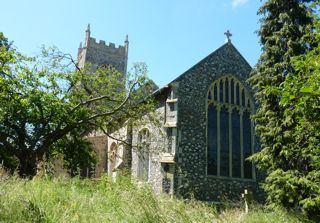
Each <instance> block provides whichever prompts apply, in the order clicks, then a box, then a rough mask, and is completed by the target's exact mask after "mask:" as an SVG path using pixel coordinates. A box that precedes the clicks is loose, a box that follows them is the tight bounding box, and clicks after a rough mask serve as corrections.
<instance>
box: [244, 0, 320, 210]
mask: <svg viewBox="0 0 320 223" xmlns="http://www.w3.org/2000/svg"><path fill="white" fill-rule="evenodd" d="M313 2H314V1H311V0H267V1H263V5H262V6H261V8H260V9H259V11H258V14H260V15H261V16H262V18H261V21H260V22H261V27H260V30H259V31H258V35H259V36H260V41H261V45H262V54H261V56H260V59H259V62H258V64H257V66H256V68H255V70H254V71H253V73H252V76H251V78H250V80H249V82H250V84H251V85H252V87H253V89H254V92H255V98H256V100H257V103H258V109H257V112H256V115H255V116H254V117H253V118H254V121H255V123H256V130H257V134H258V136H259V140H260V147H261V151H260V152H259V153H256V154H255V155H254V156H253V157H252V160H253V161H254V162H255V163H256V164H257V166H258V167H260V168H261V169H262V170H264V171H265V172H266V174H267V177H266V180H265V183H264V189H265V190H266V192H267V201H268V203H269V204H270V205H271V206H277V205H281V206H284V207H287V208H298V207H301V206H303V204H302V203H301V201H302V200H303V199H304V198H305V197H307V196H309V195H310V194H308V192H307V190H308V188H307V185H305V184H301V182H299V180H300V178H301V176H303V174H304V173H305V172H308V171H310V168H311V167H310V162H309V159H308V156H303V155H302V153H304V152H307V151H304V152H303V150H302V149H301V148H297V147H295V145H296V143H297V141H296V138H295V137H296V134H293V133H294V129H295V126H296V125H297V123H296V120H295V118H294V117H293V116H288V115H286V114H287V113H286V112H285V111H286V110H288V109H290V108H285V107H284V106H282V105H281V104H280V100H281V99H282V98H283V94H284V91H283V85H284V81H285V80H286V79H287V78H288V77H292V76H296V75H297V73H298V72H297V71H296V69H295V67H294V66H293V63H292V58H294V57H296V56H303V55H306V54H307V53H308V52H309V51H310V50H312V48H313V47H314V46H315V44H316V42H315V41H314V38H313V36H314V31H313V17H312V12H311V9H310V4H311V3H313ZM302 191H303V193H302ZM304 192H305V193H304Z"/></svg>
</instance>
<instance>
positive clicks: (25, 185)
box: [0, 177, 303, 223]
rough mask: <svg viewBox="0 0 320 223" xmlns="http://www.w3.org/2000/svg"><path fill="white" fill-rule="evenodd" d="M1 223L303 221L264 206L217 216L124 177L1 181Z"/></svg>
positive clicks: (208, 208) (208, 209)
mask: <svg viewBox="0 0 320 223" xmlns="http://www.w3.org/2000/svg"><path fill="white" fill-rule="evenodd" d="M0 222H8V223H10V222H152V223H157V222H181V223H185V222H221V223H222V222H226V223H229V222H235V223H238V222H259V223H263V222H277V223H289V222H303V219H302V218H301V216H295V215H294V214H290V213H287V212H285V211H283V210H277V211H270V210H269V211H268V210H264V209H263V208H262V207H257V208H255V209H252V211H251V210H250V213H249V215H245V214H244V212H243V210H241V209H240V208H232V209H227V210H224V211H221V212H220V213H218V212H217V211H216V208H215V206H214V205H210V204H208V203H202V202H199V201H194V200H189V201H184V200H180V199H176V198H170V197H168V196H164V195H162V196H156V195H155V194H154V193H153V192H152V189H151V188H149V187H148V186H143V185H140V186H137V185H135V184H134V183H132V181H131V180H130V179H128V178H125V177H123V178H118V179H117V182H114V181H113V180H112V179H110V178H107V177H103V178H101V179H98V180H80V179H78V178H73V179H66V178H53V179H50V178H34V179H32V180H24V179H19V178H10V179H7V180H1V177H0Z"/></svg>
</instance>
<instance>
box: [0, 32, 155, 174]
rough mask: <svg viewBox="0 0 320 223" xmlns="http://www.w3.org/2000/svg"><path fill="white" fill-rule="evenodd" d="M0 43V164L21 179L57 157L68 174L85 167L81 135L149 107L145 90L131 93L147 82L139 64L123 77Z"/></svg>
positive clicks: (59, 55) (54, 55)
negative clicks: (23, 52)
mask: <svg viewBox="0 0 320 223" xmlns="http://www.w3.org/2000/svg"><path fill="white" fill-rule="evenodd" d="M0 38H1V39H2V40H1V42H0V43H1V44H2V46H0V50H1V51H0V62H1V64H0V127H1V128H0V151H1V152H0V162H1V160H3V161H4V165H5V166H6V167H7V168H10V169H12V170H14V169H15V168H18V171H19V174H20V175H21V176H33V175H35V174H36V171H37V168H39V167H40V165H39V164H40V163H42V162H43V161H47V159H48V158H49V157H51V156H52V154H55V153H57V152H62V153H63V154H64V156H63V157H64V158H65V160H66V165H67V166H68V167H72V168H73V169H74V168H75V167H76V166H79V165H80V166H81V165H83V163H84V162H91V161H92V160H93V157H92V149H91V148H90V146H88V143H87V142H85V140H84V139H83V138H82V137H83V136H85V135H86V134H88V133H89V132H91V131H94V130H103V131H104V132H105V133H107V131H105V130H106V129H108V130H110V129H113V128H118V127H119V125H121V124H122V123H123V122H124V121H125V120H128V119H129V118H133V119H134V118H137V117H141V114H144V113H145V112H147V111H149V110H151V109H152V108H153V103H152V100H151V98H150V97H149V96H150V94H149V93H150V91H149V92H148V93H147V92H146V91H144V92H139V91H137V89H138V88H140V87H142V86H144V85H145V84H146V83H147V82H148V79H147V77H146V73H147V70H146V66H145V65H144V64H136V65H135V66H134V67H133V69H132V71H131V72H129V73H128V74H126V75H125V76H123V75H122V74H120V73H119V72H118V71H116V70H115V69H114V68H112V67H111V66H107V67H100V68H95V67H93V66H91V65H90V64H87V65H86V66H85V67H84V68H83V69H79V68H78V67H77V66H76V63H75V62H74V60H73V59H72V58H71V57H70V56H69V55H68V54H62V53H61V52H59V51H58V50H57V49H55V48H51V49H44V50H43V52H42V56H41V57H37V58H27V57H24V56H22V55H20V54H19V53H17V52H16V50H15V49H14V48H12V47H9V45H8V44H7V40H6V39H5V38H4V37H3V35H2V34H1V36H0ZM147 89H148V88H147ZM150 90H151V89H150ZM62 145H63V146H68V148H61V146H62ZM75 145H76V146H75ZM75 149H76V150H77V151H74V150H75ZM87 155H89V156H88V158H86V160H79V159H81V157H85V156H87ZM75 158H76V159H78V161H80V163H78V164H75V163H74V161H75V160H74V159H75ZM72 160H73V161H72ZM17 161H18V162H17ZM75 162H76V161H75ZM37 165H38V166H37Z"/></svg>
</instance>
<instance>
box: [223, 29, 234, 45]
mask: <svg viewBox="0 0 320 223" xmlns="http://www.w3.org/2000/svg"><path fill="white" fill-rule="evenodd" d="M224 35H226V37H227V40H228V43H230V42H231V39H230V37H231V36H232V34H231V33H230V31H229V30H227V32H225V33H224Z"/></svg>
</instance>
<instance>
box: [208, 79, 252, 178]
mask: <svg viewBox="0 0 320 223" xmlns="http://www.w3.org/2000/svg"><path fill="white" fill-rule="evenodd" d="M217 89H220V90H219V91H218V92H217ZM207 100H208V101H207V115H208V116H207V120H208V123H207V130H208V131H207V140H208V141H207V174H208V175H215V176H224V177H233V178H246V179H252V178H254V177H255V176H254V168H253V166H252V164H251V162H249V161H247V160H246V159H247V158H248V157H249V156H251V154H252V153H253V148H254V131H253V129H254V127H253V123H252V121H251V119H250V115H251V114H253V112H254V111H253V108H254V106H253V100H252V97H250V94H249V92H248V91H247V90H246V88H245V87H244V85H243V84H242V83H241V82H240V81H239V80H238V79H236V78H234V77H233V76H224V77H221V78H219V79H217V80H216V81H215V82H214V83H212V85H211V86H210V88H209V91H208V98H207Z"/></svg>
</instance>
